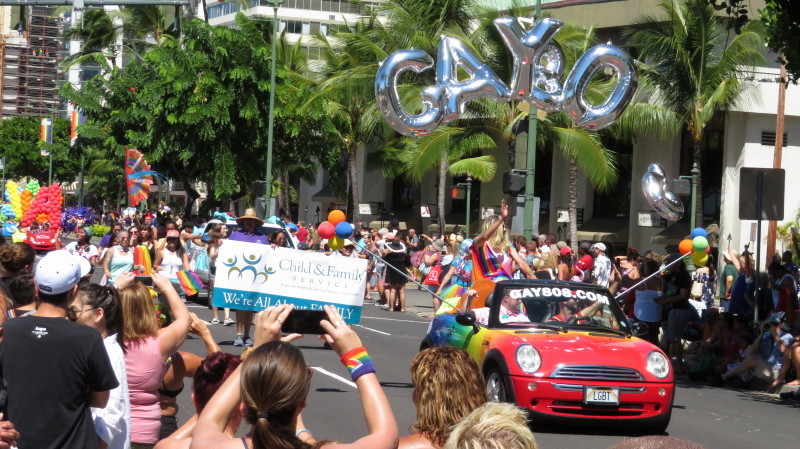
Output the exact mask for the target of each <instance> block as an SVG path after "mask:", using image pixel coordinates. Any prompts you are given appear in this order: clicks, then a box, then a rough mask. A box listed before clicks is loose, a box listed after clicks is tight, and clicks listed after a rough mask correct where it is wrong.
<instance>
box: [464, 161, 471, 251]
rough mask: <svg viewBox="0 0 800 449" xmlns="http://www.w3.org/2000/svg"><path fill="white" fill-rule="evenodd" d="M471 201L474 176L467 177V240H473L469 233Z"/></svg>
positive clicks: (465, 236)
mask: <svg viewBox="0 0 800 449" xmlns="http://www.w3.org/2000/svg"><path fill="white" fill-rule="evenodd" d="M471 199H472V176H470V175H467V225H466V232H465V233H464V234H465V235H464V238H465V239H468V238H471V237H470V233H469V220H470V216H469V210H470V208H471V205H472V202H471Z"/></svg>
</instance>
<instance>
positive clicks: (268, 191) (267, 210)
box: [264, 0, 283, 219]
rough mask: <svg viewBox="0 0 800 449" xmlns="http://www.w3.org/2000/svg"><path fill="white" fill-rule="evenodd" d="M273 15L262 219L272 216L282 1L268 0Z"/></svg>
mask: <svg viewBox="0 0 800 449" xmlns="http://www.w3.org/2000/svg"><path fill="white" fill-rule="evenodd" d="M270 3H272V9H273V11H274V14H273V16H272V70H271V73H270V88H269V130H268V132H267V175H266V177H265V178H264V179H265V181H266V185H264V219H267V218H269V217H270V215H271V214H272V138H273V133H274V129H273V128H274V127H275V60H276V59H277V55H276V52H277V48H278V45H277V41H278V7H279V6H280V5H281V3H283V0H270Z"/></svg>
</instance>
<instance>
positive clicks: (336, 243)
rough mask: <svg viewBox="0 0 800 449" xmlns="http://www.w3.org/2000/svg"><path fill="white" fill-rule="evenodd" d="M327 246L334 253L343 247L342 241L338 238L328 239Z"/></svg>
mask: <svg viewBox="0 0 800 449" xmlns="http://www.w3.org/2000/svg"><path fill="white" fill-rule="evenodd" d="M328 246H330V247H331V249H332V250H334V251H336V250H338V249H341V247H342V246H344V240H342V239H340V238H339V237H334V238H332V239H328Z"/></svg>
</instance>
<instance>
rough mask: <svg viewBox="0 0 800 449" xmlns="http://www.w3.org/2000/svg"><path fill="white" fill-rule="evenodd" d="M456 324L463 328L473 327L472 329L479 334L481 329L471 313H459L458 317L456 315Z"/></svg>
mask: <svg viewBox="0 0 800 449" xmlns="http://www.w3.org/2000/svg"><path fill="white" fill-rule="evenodd" d="M456 323H458V324H460V325H462V326H470V327H472V329H474V330H475V332H478V331H479V330H480V327H478V325H477V324H475V316H474V315H473V314H471V313H464V312H462V313H459V314H458V315H456Z"/></svg>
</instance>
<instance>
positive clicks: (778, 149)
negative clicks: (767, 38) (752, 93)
mask: <svg viewBox="0 0 800 449" xmlns="http://www.w3.org/2000/svg"><path fill="white" fill-rule="evenodd" d="M784 62H785V60H784V57H783V56H782V55H781V81H780V85H779V86H778V114H777V115H778V121H777V123H776V124H775V153H774V154H773V156H772V168H781V165H782V164H783V130H784V120H785V118H784V115H785V109H786V84H787V83H788V80H787V79H786V64H785V63H784ZM777 234H778V222H777V221H775V220H770V221H769V223H768V224H767V257H772V256H773V255H774V254H775V240H777Z"/></svg>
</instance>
